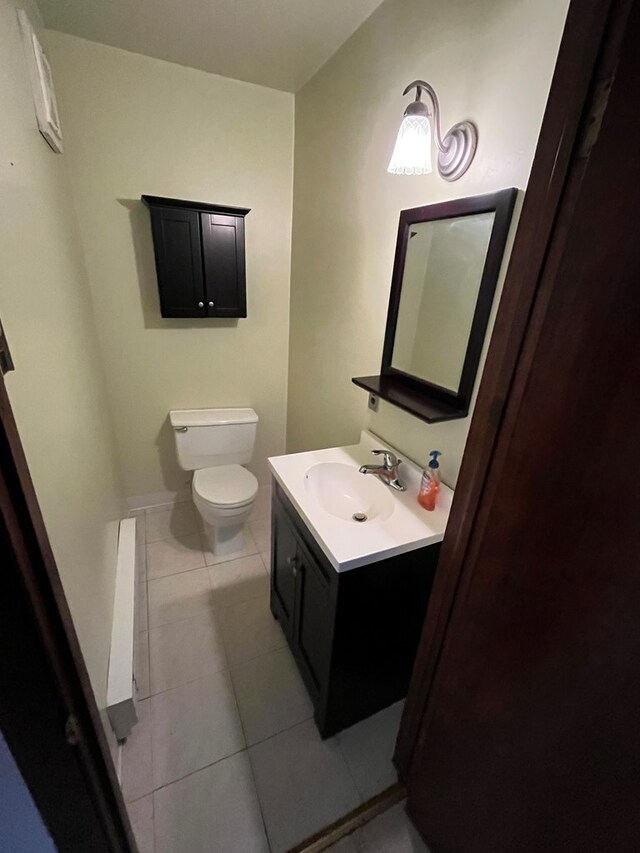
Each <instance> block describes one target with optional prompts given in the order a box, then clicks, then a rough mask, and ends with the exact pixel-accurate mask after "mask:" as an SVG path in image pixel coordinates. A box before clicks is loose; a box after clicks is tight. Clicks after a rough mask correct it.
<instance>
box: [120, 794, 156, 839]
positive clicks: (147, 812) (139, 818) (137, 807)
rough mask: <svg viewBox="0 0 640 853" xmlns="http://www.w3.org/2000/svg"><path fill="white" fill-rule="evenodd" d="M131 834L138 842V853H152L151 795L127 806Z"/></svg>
mask: <svg viewBox="0 0 640 853" xmlns="http://www.w3.org/2000/svg"><path fill="white" fill-rule="evenodd" d="M127 812H128V813H129V820H130V821H131V827H132V829H133V834H134V835H135V837H136V841H137V842H138V850H139V853H154V850H153V795H152V794H147V796H146V797H142V798H141V799H139V800H136V801H135V802H134V803H129V805H128V806H127Z"/></svg>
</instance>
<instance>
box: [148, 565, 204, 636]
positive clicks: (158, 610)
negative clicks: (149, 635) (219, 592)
mask: <svg viewBox="0 0 640 853" xmlns="http://www.w3.org/2000/svg"><path fill="white" fill-rule="evenodd" d="M148 586H149V625H150V626H151V627H152V628H157V627H158V626H159V625H168V624H169V623H170V622H179V621H180V620H181V619H188V618H189V617H190V616H194V615H197V614H198V613H202V612H205V613H206V612H208V610H209V609H210V607H211V604H212V596H211V587H210V585H209V576H208V574H207V570H206V569H192V570H191V571H190V572H181V573H180V574H178V575H167V577H164V578H155V579H154V580H150V581H149V584H148Z"/></svg>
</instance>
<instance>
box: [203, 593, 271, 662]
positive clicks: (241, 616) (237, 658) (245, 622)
mask: <svg viewBox="0 0 640 853" xmlns="http://www.w3.org/2000/svg"><path fill="white" fill-rule="evenodd" d="M216 617H217V619H218V620H219V624H220V628H221V630H222V637H223V640H224V647H225V651H226V653H227V660H228V661H229V665H230V666H232V665H234V664H238V663H243V662H244V661H247V660H251V658H255V657H258V655H262V654H265V653H266V652H272V651H275V649H281V648H282V647H283V646H286V644H287V641H286V639H285V636H284V634H283V633H282V629H281V628H280V625H278V623H277V622H276V620H275V619H274V618H273V616H272V615H271V611H270V609H269V596H268V595H265V596H262V597H261V598H252V599H251V601H243V602H241V603H240V604H234V605H232V606H231V607H224V608H221V609H220V610H218V611H216Z"/></svg>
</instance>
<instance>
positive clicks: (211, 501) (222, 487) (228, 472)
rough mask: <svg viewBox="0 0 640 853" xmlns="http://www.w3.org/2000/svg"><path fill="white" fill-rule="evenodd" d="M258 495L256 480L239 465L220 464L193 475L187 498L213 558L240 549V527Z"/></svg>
mask: <svg viewBox="0 0 640 853" xmlns="http://www.w3.org/2000/svg"><path fill="white" fill-rule="evenodd" d="M257 494H258V481H257V480H256V478H255V477H254V475H253V474H252V473H251V471H247V469H246V468H243V467H242V466H241V465H221V466H220V467H217V468H216V467H213V468H201V469H200V470H198V471H195V472H194V475H193V480H192V482H191V495H192V497H193V503H194V504H195V506H196V509H197V510H198V512H199V513H200V515H201V517H202V520H203V522H204V528H205V533H206V535H207V540H208V542H209V547H210V548H211V551H212V552H213V553H214V554H215V555H220V556H222V555H225V554H233V553H235V552H236V551H242V549H243V548H244V525H245V523H246V521H247V520H248V518H249V514H250V513H251V507H252V506H253V502H254V501H255V498H256V495H257Z"/></svg>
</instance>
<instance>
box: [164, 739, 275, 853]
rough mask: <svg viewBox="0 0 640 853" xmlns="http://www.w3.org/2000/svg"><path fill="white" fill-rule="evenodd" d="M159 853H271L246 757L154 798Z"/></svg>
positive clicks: (209, 769) (207, 770)
mask: <svg viewBox="0 0 640 853" xmlns="http://www.w3.org/2000/svg"><path fill="white" fill-rule="evenodd" d="M154 809H155V830H156V853H268V851H269V847H268V845H267V839H266V837H265V834H264V827H263V824H262V818H261V816H260V808H259V806H258V799H257V797H256V792H255V786H254V783H253V776H252V773H251V767H250V765H249V760H248V758H247V753H246V752H241V753H239V754H238V755H233V756H231V757H230V758H225V759H224V760H223V761H219V762H218V763H217V764H214V765H212V766H211V767H207V768H205V769H204V770H200V771H198V772H197V773H194V774H192V775H191V776H188V777H187V778H186V779H182V780H181V781H179V782H174V783H173V784H172V785H168V786H167V787H166V788H161V789H160V790H159V791H156V792H155V794H154Z"/></svg>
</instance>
